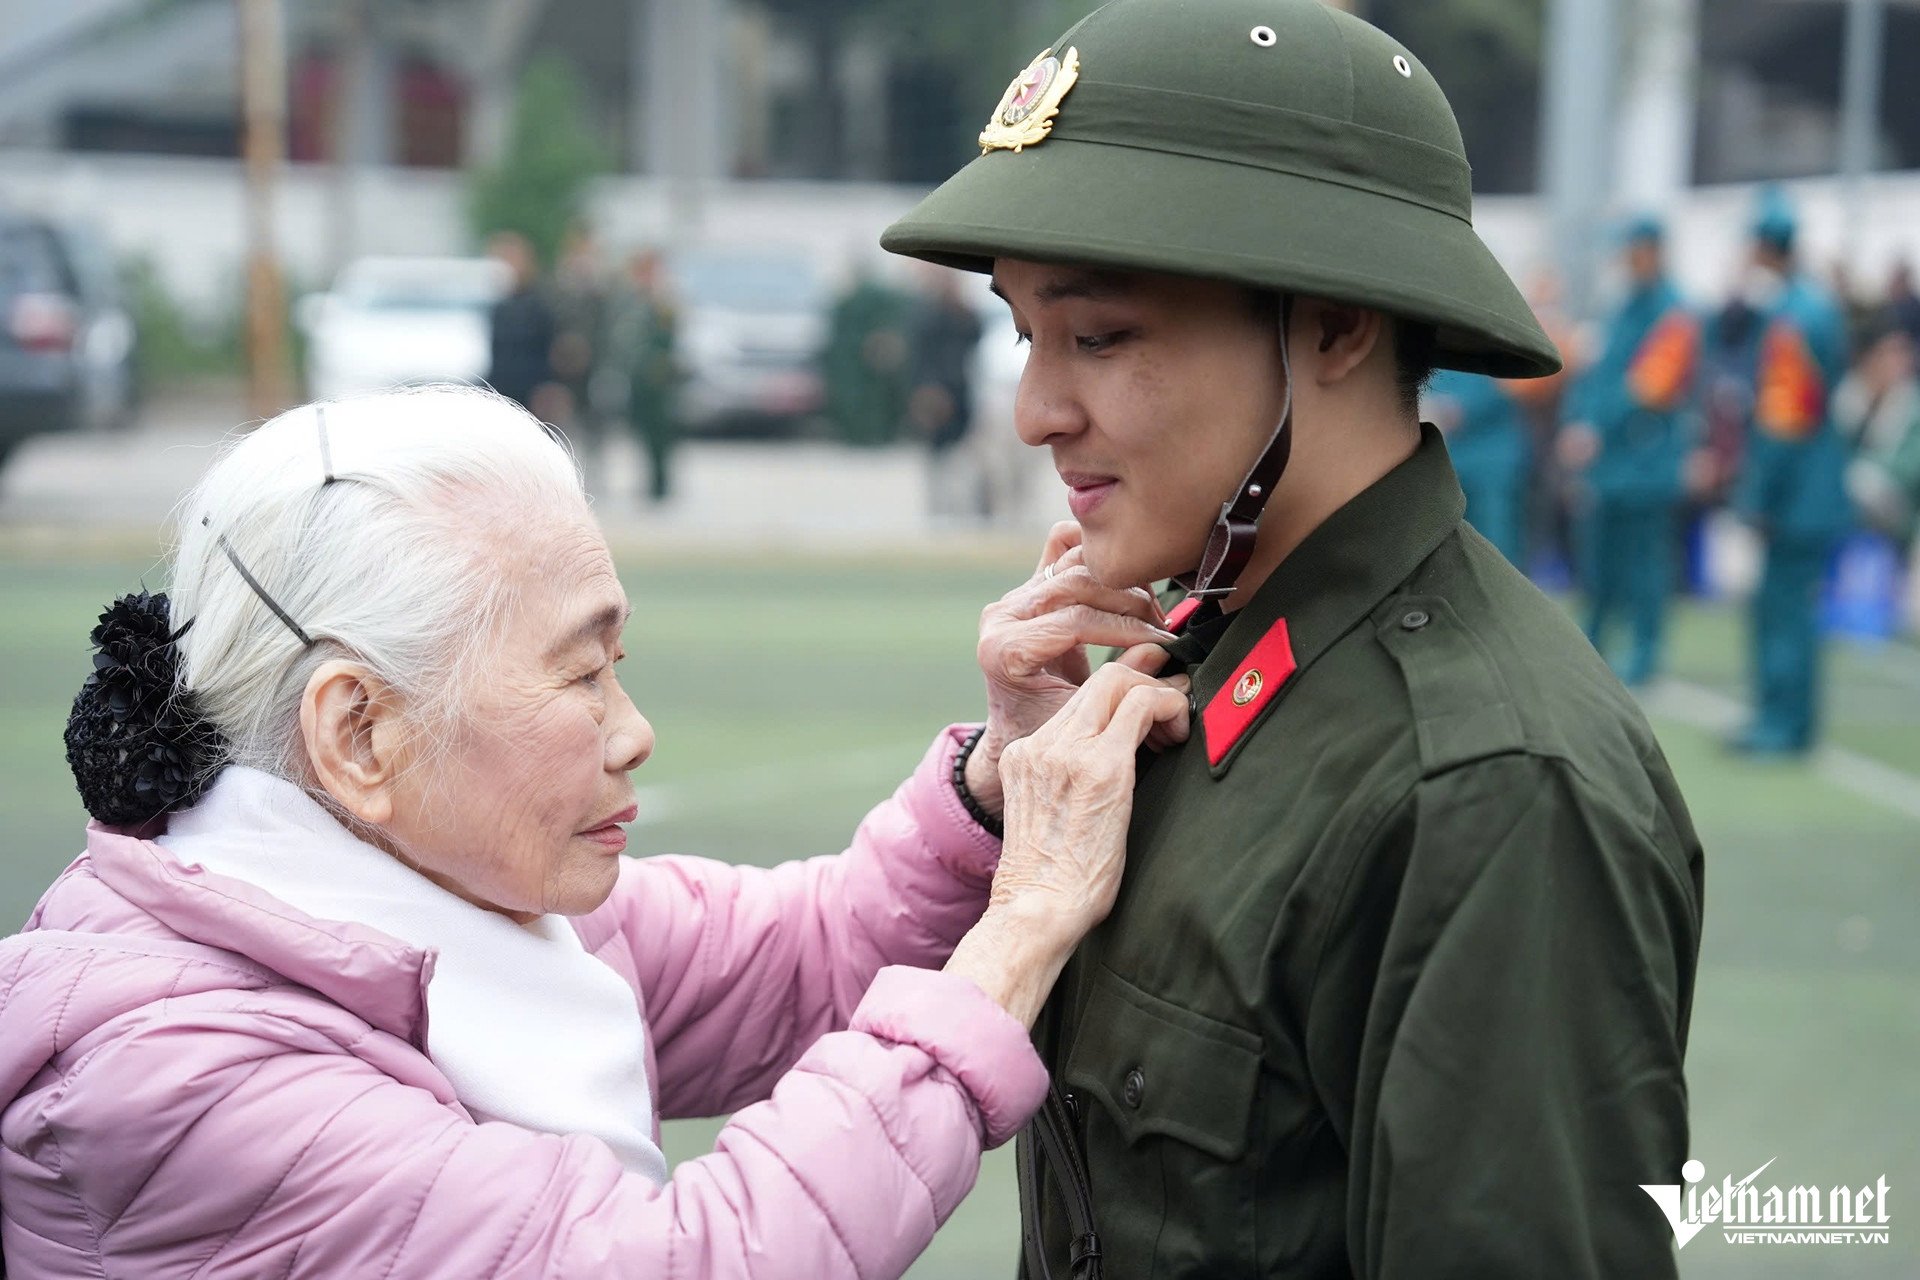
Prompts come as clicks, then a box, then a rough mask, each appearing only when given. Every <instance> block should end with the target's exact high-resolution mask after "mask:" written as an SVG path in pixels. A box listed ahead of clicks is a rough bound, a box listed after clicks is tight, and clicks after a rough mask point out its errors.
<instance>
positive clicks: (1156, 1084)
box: [1061, 967, 1260, 1161]
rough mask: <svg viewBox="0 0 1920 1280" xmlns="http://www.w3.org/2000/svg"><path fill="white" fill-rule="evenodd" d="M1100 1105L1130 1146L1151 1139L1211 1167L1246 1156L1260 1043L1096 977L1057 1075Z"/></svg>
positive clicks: (1109, 977) (1111, 976)
mask: <svg viewBox="0 0 1920 1280" xmlns="http://www.w3.org/2000/svg"><path fill="white" fill-rule="evenodd" d="M1061 1075H1062V1078H1063V1080H1064V1081H1065V1083H1066V1086H1067V1088H1068V1089H1070V1090H1072V1091H1074V1092H1075V1093H1078V1094H1081V1095H1083V1096H1091V1097H1092V1098H1095V1099H1097V1100H1098V1101H1099V1102H1100V1103H1101V1105H1102V1106H1103V1107H1104V1109H1105V1110H1106V1112H1107V1114H1108V1115H1109V1116H1111V1117H1112V1120H1113V1123H1114V1126H1115V1128H1116V1129H1117V1130H1118V1133H1119V1136H1120V1138H1121V1139H1122V1140H1123V1141H1124V1142H1125V1143H1127V1144H1128V1145H1129V1146H1131V1145H1134V1144H1136V1143H1138V1142H1139V1141H1141V1140H1142V1139H1143V1138H1146V1137H1148V1136H1151V1135H1160V1136H1163V1137H1168V1138H1173V1139H1175V1140H1176V1141H1179V1142H1183V1143H1186V1144H1187V1145H1188V1146H1191V1147H1195V1148H1197V1149H1199V1150H1200V1151H1203V1152H1205V1153H1206V1154H1208V1155H1210V1156H1212V1157H1213V1158H1214V1159H1216V1160H1228V1161H1232V1160H1238V1159H1240V1157H1241V1156H1243V1155H1245V1154H1246V1150H1247V1142H1248V1136H1249V1135H1248V1130H1249V1129H1250V1127H1251V1123H1250V1122H1251V1112H1252V1109H1253V1100H1254V1093H1255V1090H1256V1088H1257V1087H1258V1084H1259V1077H1260V1038H1259V1037H1258V1036H1256V1035H1254V1034H1253V1033H1252V1032H1250V1031H1246V1030H1243V1029H1242V1028H1240V1027H1235V1026H1231V1025H1229V1024H1227V1023H1224V1022H1219V1021H1217V1020H1215V1019H1213V1018H1209V1017H1205V1016H1204V1015H1202V1014H1198V1013H1194V1012H1193V1011H1191V1010H1189V1009H1183V1008H1181V1007H1180V1006H1179V1005H1177V1004H1174V1003H1172V1002H1171V1001H1167V1000H1163V999H1161V998H1160V997H1159V996H1156V995H1153V994H1151V993H1149V992H1146V991H1142V990H1141V989H1140V988H1139V987H1136V986H1134V985H1133V984H1132V983H1130V982H1128V981H1127V980H1126V979H1124V978H1122V977H1120V976H1119V975H1118V974H1116V973H1114V972H1113V971H1112V970H1110V969H1107V968H1104V967H1103V968H1101V969H1100V970H1099V972H1098V974H1097V975H1096V976H1095V978H1094V981H1093V983H1092V991H1091V995H1090V998H1089V999H1088V1001H1087V1003H1086V1005H1085V1008H1084V1012H1083V1013H1082V1015H1081V1018H1080V1024H1079V1030H1078V1034H1077V1035H1076V1036H1075V1038H1074V1043H1073V1048H1072V1050H1071V1051H1070V1052H1069V1053H1068V1055H1067V1065H1066V1069H1065V1070H1064V1071H1063V1072H1062V1073H1061Z"/></svg>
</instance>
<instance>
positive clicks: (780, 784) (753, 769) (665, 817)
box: [628, 739, 926, 827]
mask: <svg viewBox="0 0 1920 1280" xmlns="http://www.w3.org/2000/svg"><path fill="white" fill-rule="evenodd" d="M925 749H926V742H925V740H921V739H916V740H915V741H914V742H911V743H908V742H898V743H894V744H893V745H892V746H884V747H863V748H861V749H860V750H858V751H848V752H844V753H842V754H840V755H833V756H825V757H819V756H810V757H803V758H796V759H793V760H780V761H768V762H767V763H765V764H756V765H751V766H749V767H747V768H744V769H734V770H730V771H727V772H724V773H703V774H698V775H696V776H694V777H691V778H685V779H682V780H681V781H679V782H662V783H659V784H658V785H655V786H639V787H635V788H634V800H635V802H636V803H637V804H638V805H639V806H640V815H639V816H638V817H636V818H635V819H634V820H633V821H632V822H631V823H629V824H628V825H629V826H632V827H649V826H653V825H655V824H656V823H660V822H666V821H669V820H672V819H677V818H684V817H687V816H689V815H693V814H701V813H714V812H718V811H721V810H726V809H748V808H760V807H763V806H765V805H769V804H778V803H783V802H785V801H788V800H792V799H796V798H798V797H800V796H804V795H806V794H807V793H809V792H812V791H817V790H819V789H820V788H821V787H823V786H836V785H840V786H844V785H850V784H852V783H856V782H867V781H870V780H871V779H872V778H873V776H874V775H875V774H876V773H877V772H879V771H880V770H882V769H884V768H886V767H887V766H888V765H898V764H899V763H900V762H901V761H902V760H906V761H908V762H909V763H908V764H907V766H906V768H908V769H911V768H912V767H913V765H912V763H911V762H912V761H913V760H914V759H915V758H916V757H915V754H914V753H915V752H916V751H924V750H925ZM905 776H906V774H905V773H904V772H902V774H901V777H902V778H904V777H905ZM896 781H898V780H897V779H896ZM890 794H892V791H891V788H889V789H888V790H887V791H884V792H879V791H876V792H875V793H874V797H873V800H874V803H875V804H878V803H879V802H880V801H881V800H883V799H885V798H886V797H887V796H888V795H890Z"/></svg>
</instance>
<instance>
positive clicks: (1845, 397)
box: [1834, 310, 1920, 573]
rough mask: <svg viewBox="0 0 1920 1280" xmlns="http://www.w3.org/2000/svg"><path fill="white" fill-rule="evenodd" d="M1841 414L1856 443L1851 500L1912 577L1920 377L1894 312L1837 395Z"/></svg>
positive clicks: (1917, 519)
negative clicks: (1890, 547)
mask: <svg viewBox="0 0 1920 1280" xmlns="http://www.w3.org/2000/svg"><path fill="white" fill-rule="evenodd" d="M1834 417H1835V419H1836V421H1837V422H1838V425H1839V428H1840V430H1841V432H1842V434H1843V435H1844V436H1845V437H1846V438H1847V440H1848V441H1849V442H1850V444H1851V445H1852V452H1853V460H1852V462H1851V463H1849V464H1848V467H1847V493H1848V496H1850V497H1851V498H1852V499H1853V503H1854V506H1855V509H1856V510H1857V511H1858V512H1859V515H1860V518H1861V521H1862V522H1863V523H1864V524H1866V525H1867V526H1868V527H1869V528H1871V529H1872V530H1873V531H1874V532H1875V533H1877V534H1879V535H1880V536H1882V537H1885V538H1887V539H1890V540H1891V542H1892V543H1893V547H1894V550H1895V553H1896V555H1897V557H1898V560H1899V563H1900V566H1901V568H1902V569H1903V570H1904V571H1906V572H1909V573H1910V572H1911V570H1912V562H1913V550H1914V536H1915V534H1916V533H1920V377H1917V376H1916V374H1915V344H1914V340H1913V338H1912V337H1911V336H1910V335H1909V334H1908V333H1907V331H1906V330H1905V329H1904V328H1902V327H1901V326H1900V324H1899V323H1898V322H1897V320H1896V319H1895V317H1894V314H1893V313H1892V311H1891V310H1888V311H1885V312H1882V314H1881V316H1880V318H1879V321H1878V322H1877V324H1876V325H1875V327H1874V328H1873V329H1872V330H1870V331H1869V332H1868V334H1867V340H1866V347H1865V349H1864V350H1863V351H1862V352H1861V355H1860V359H1859V361H1858V362H1857V363H1856V364H1855V366H1854V368H1853V371H1852V372H1851V373H1849V374H1848V375H1847V379H1846V381H1845V382H1843V383H1841V384H1840V389H1839V390H1838V391H1837V392H1835V393H1834Z"/></svg>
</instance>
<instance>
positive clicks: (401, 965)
mask: <svg viewBox="0 0 1920 1280" xmlns="http://www.w3.org/2000/svg"><path fill="white" fill-rule="evenodd" d="M158 834H160V829H157V828H155V827H151V826H150V827H144V828H141V829H140V830H139V831H130V830H127V829H124V828H118V827H107V826H102V825H101V824H100V823H97V822H95V823H89V824H88V826H87V856H88V860H89V861H90V862H91V863H92V865H93V869H94V874H95V875H97V876H99V877H100V879H101V881H102V882H103V883H105V884H106V885H107V887H108V888H110V889H112V890H113V891H114V892H116V893H118V894H119V895H120V896H121V897H123V898H125V899H127V901H129V902H131V903H133V904H134V905H135V906H137V907H139V908H140V909H141V910H142V911H145V912H146V913H147V914H149V915H151V916H152V917H153V918H154V919H156V920H158V921H159V922H160V923H162V924H164V925H166V926H167V927H168V928H169V929H172V930H173V931H174V932H175V933H177V934H179V935H180V936H181V937H183V938H187V939H189V940H191V941H194V942H198V943H201V944H203V945H205V946H209V947H215V948H218V949H220V950H222V951H229V952H233V953H236V954H238V955H241V956H243V957H245V958H246V959H248V960H251V961H253V962H254V963H255V964H258V965H260V966H262V967H264V968H266V969H270V970H272V971H273V972H274V973H277V974H279V975H280V976H281V977H283V978H286V979H287V980H288V981H290V982H294V983H298V984H299V985H301V986H303V987H310V988H312V989H313V990H315V991H317V992H319V993H320V994H321V995H323V996H325V997H326V998H327V999H329V1000H331V1001H333V1002H334V1003H335V1004H338V1005H340V1006H341V1007H342V1008H344V1009H346V1010H347V1011H348V1012H350V1013H352V1014H354V1015H355V1016H356V1017H358V1018H360V1019H361V1020H363V1021H365V1022H366V1023H368V1024H369V1025H371V1026H374V1027H377V1028H379V1029H380V1030H381V1031H385V1032H387V1033H388V1034H390V1035H394V1036H398V1037H400V1038H401V1039H403V1040H405V1041H407V1042H408V1043H410V1044H412V1045H413V1046H414V1047H415V1048H417V1049H419V1050H421V1051H422V1052H425V1050H426V1044H427V995H426V993H427V983H428V981H429V980H430V979H431V978H432V977H433V966H434V958H435V957H434V955H433V953H431V952H428V951H424V950H421V949H419V948H416V947H410V946H408V945H406V944H405V943H403V942H400V941H398V940H397V939H395V938H392V937H389V936H388V935H386V934H384V933H381V932H379V931H378V930H375V929H370V928H367V927H365V926H364V925H357V924H349V923H346V922H343V921H334V920H317V919H315V918H313V917H312V916H308V915H305V914H303V913H301V912H299V911H297V910H295V909H294V908H292V907H290V906H288V905H287V904H286V903H284V902H281V901H280V900H279V899H277V898H274V897H272V896H270V895H269V894H267V893H265V892H263V891H262V890H259V889H256V888H254V887H253V886H252V885H249V884H247V883H245V882H244V881H240V880H236V879H233V878H231V877H229V876H222V875H217V874H215V873H214V872H211V871H207V870H205V869H203V868H201V867H198V866H192V865H183V864H182V863H180V862H179V861H178V860H177V859H176V858H175V857H174V856H173V854H171V853H170V852H168V851H167V850H166V849H165V848H163V847H162V846H160V845H159V844H157V843H155V842H154V840H153V839H151V838H147V837H152V836H155V835H158Z"/></svg>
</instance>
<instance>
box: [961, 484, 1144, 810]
mask: <svg viewBox="0 0 1920 1280" xmlns="http://www.w3.org/2000/svg"><path fill="white" fill-rule="evenodd" d="M1080 542H1081V531H1080V526H1079V525H1077V524H1074V523H1072V522H1071V521H1067V522H1063V523H1061V524H1057V525H1055V526H1054V527H1053V531H1052V533H1051V534H1049V535H1048V537H1047V543H1046V548H1045V550H1044V551H1043V552H1042V553H1041V556H1040V564H1039V566H1038V567H1037V568H1036V569H1035V570H1034V574H1033V576H1032V577H1031V578H1029V579H1027V581H1026V582H1024V583H1022V584H1021V585H1020V586H1018V587H1015V588H1014V589H1013V590H1012V591H1009V592H1008V593H1007V594H1006V595H1004V596H1002V597H1001V598H1000V599H999V600H997V601H995V602H994V603H993V604H990V605H988V606H987V607H986V609H985V610H984V611H982V613H981V615H980V645H979V650H978V655H979V659H980V671H981V673H982V674H983V675H984V676H985V677H986V681H987V730H986V733H985V734H983V735H982V737H981V740H980V745H979V746H978V747H976V748H975V749H974V753H973V756H972V757H971V758H970V759H969V760H968V762H967V789H968V790H969V791H971V792H972V793H973V795H974V798H975V799H976V800H978V801H979V802H980V803H981V804H982V805H984V806H985V807H986V808H987V810H988V811H989V812H998V811H999V810H1000V808H1001V805H1000V795H999V792H1000V787H999V782H998V777H997V773H998V768H997V766H998V763H999V760H1000V755H1001V752H1003V751H1004V750H1005V749H1006V748H1007V746H1008V744H1010V743H1013V742H1018V741H1019V740H1020V739H1022V738H1024V737H1026V736H1027V735H1028V734H1031V733H1033V732H1034V731H1035V730H1037V729H1039V728H1040V726H1042V725H1044V724H1046V723H1047V722H1048V721H1049V720H1051V719H1052V718H1053V716H1054V715H1055V713H1057V712H1058V711H1059V710H1060V709H1061V708H1062V707H1064V706H1065V705H1066V704H1067V700H1068V699H1069V698H1071V697H1073V695H1074V694H1075V692H1076V691H1078V690H1079V689H1080V688H1081V687H1082V686H1083V685H1085V684H1086V682H1087V677H1088V671H1089V667H1090V665H1091V664H1090V662H1089V660H1088V657H1087V646H1088V645H1111V646H1112V647H1114V648H1117V649H1126V650H1129V652H1128V653H1126V654H1124V655H1123V656H1122V657H1120V658H1118V659H1116V661H1118V662H1122V663H1126V664H1128V665H1130V666H1133V667H1135V668H1136V669H1138V670H1141V671H1143V672H1148V671H1157V670H1158V669H1159V665H1158V664H1159V663H1161V662H1164V661H1165V651H1164V650H1160V649H1158V648H1155V647H1153V646H1154V645H1155V643H1156V642H1158V643H1166V642H1168V641H1171V640H1172V639H1173V635H1172V634H1171V633H1170V632H1168V631H1166V630H1165V629H1164V628H1163V626H1162V624H1163V623H1165V621H1166V615H1165V614H1164V613H1163V612H1162V611H1161V609H1160V604H1159V602H1158V601H1157V600H1155V599H1154V597H1153V593H1152V592H1150V591H1147V590H1144V589H1142V588H1139V587H1134V588H1117V587H1109V586H1106V585H1105V584H1103V583H1102V582H1100V581H1099V580H1098V579H1097V578H1095V577H1094V576H1093V574H1092V572H1091V571H1089V570H1088V569H1087V567H1086V566H1085V565H1084V564H1083V563H1081V550H1080ZM1049 569H1051V570H1052V572H1051V573H1049V572H1048V570H1049ZM1154 745H1156V746H1158V745H1161V744H1160V742H1159V741H1158V740H1156V742H1155V744H1154Z"/></svg>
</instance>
